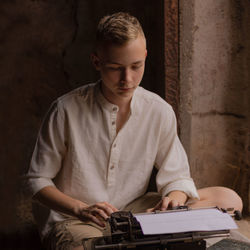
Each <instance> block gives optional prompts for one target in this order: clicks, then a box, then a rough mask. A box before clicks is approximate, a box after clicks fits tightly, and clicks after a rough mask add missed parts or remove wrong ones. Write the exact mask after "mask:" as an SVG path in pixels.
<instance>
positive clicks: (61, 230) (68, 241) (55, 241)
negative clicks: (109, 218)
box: [43, 193, 161, 250]
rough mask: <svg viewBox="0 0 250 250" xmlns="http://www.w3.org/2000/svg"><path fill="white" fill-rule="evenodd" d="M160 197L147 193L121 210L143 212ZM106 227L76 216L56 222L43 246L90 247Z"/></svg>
mask: <svg viewBox="0 0 250 250" xmlns="http://www.w3.org/2000/svg"><path fill="white" fill-rule="evenodd" d="M160 199H161V196H160V195H159V194H158V193H147V194H145V195H143V196H141V197H140V198H138V199H136V200H134V201H133V202H131V203H130V204H128V205H127V206H126V207H125V208H124V209H123V210H124V211H131V212H132V213H141V212H145V211H146V209H148V208H151V207H154V206H155V205H156V204H157V203H158V202H159V201H160ZM107 228H108V227H105V228H103V227H100V226H98V225H96V224H95V223H92V222H88V223H86V222H82V221H80V220H78V219H77V218H72V219H67V220H65V221H61V222H57V223H55V225H54V226H53V228H52V230H51V231H50V233H48V235H47V236H46V237H45V239H44V242H43V243H44V246H45V248H46V249H48V250H59V249H60V250H70V249H73V248H74V247H77V246H80V245H82V244H83V245H84V249H85V250H86V249H87V250H88V249H91V243H92V238H94V237H101V236H103V235H104V234H105V232H106V231H107Z"/></svg>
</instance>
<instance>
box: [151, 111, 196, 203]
mask: <svg viewBox="0 0 250 250" xmlns="http://www.w3.org/2000/svg"><path fill="white" fill-rule="evenodd" d="M169 110H170V111H169V112H168V117H167V119H166V120H165V122H163V123H162V124H163V125H162V126H161V128H160V139H159V146H158V152H157V156H156V167H157V168H158V173H157V176H156V185H157V189H158V192H159V193H160V194H161V195H162V197H163V196H166V195H167V194H168V193H169V192H171V191H175V190H179V191H183V192H185V193H186V194H187V196H188V197H189V198H191V199H199V195H198V193H197V190H196V187H195V184H194V182H193V180H192V178H191V177H190V170H189V164H188V159H187V155H186V152H185V151H184V148H183V146H182V144H181V142H180V140H179V138H178V135H177V131H176V118H175V114H174V112H173V110H172V108H170V109H169Z"/></svg>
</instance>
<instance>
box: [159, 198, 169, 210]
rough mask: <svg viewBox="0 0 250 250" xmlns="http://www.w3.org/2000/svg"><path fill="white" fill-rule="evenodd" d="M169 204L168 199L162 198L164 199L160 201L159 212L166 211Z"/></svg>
mask: <svg viewBox="0 0 250 250" xmlns="http://www.w3.org/2000/svg"><path fill="white" fill-rule="evenodd" d="M169 202H170V198H169V197H167V196H166V197H164V198H163V199H162V202H161V207H160V210H161V211H165V210H167V208H168V205H169Z"/></svg>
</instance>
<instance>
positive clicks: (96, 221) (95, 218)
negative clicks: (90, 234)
mask: <svg viewBox="0 0 250 250" xmlns="http://www.w3.org/2000/svg"><path fill="white" fill-rule="evenodd" d="M88 217H89V219H90V220H91V221H92V222H94V223H96V224H97V225H99V226H101V227H105V224H104V222H102V221H101V220H99V219H98V218H97V217H96V216H94V215H92V214H89V215H88Z"/></svg>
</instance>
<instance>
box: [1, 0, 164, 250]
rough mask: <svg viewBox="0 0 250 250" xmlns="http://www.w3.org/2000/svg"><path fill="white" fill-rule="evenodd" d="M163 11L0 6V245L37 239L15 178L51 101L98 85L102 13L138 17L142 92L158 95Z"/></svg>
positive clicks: (134, 6) (124, 5)
mask: <svg viewBox="0 0 250 250" xmlns="http://www.w3.org/2000/svg"><path fill="white" fill-rule="evenodd" d="M162 6H163V0H160V1H157V2H155V1H151V0H138V1H134V0H127V1H116V0H113V1H110V0H103V1H99V0H91V1H79V0H69V1H61V0H60V1H59V0H58V1H53V2H51V1H39V0H38V1H31V0H23V1H1V3H0V16H1V25H0V29H1V38H0V54H1V62H0V64H1V66H0V93H1V95H0V116H1V118H0V131H1V135H0V137H1V138H0V141H1V143H2V145H4V146H3V147H1V152H0V162H1V168H0V200H1V203H0V214H1V216H0V219H1V221H0V222H1V223H0V241H1V247H2V245H3V244H2V242H3V241H4V239H6V240H5V243H6V241H7V242H8V244H9V245H10V248H9V249H11V248H12V247H11V244H15V245H16V246H17V245H18V246H19V248H20V249H21V247H22V245H25V244H26V243H27V244H26V247H27V248H26V249H29V246H28V245H29V244H28V242H29V239H28V238H27V237H30V239H37V233H36V232H34V231H33V225H34V221H33V217H32V215H31V200H30V198H28V197H26V196H25V195H24V194H23V193H22V192H21V183H20V178H19V177H20V176H21V175H22V174H24V173H25V172H26V171H27V169H28V166H29V161H30V158H31V154H32V151H33V148H34V144H35V141H36V136H37V133H38V130H39V127H40V124H41V121H42V118H43V116H44V115H45V113H46V111H47V110H48V108H49V106H50V104H51V103H52V101H53V100H55V99H56V98H57V97H58V96H60V95H62V94H64V93H65V92H67V91H69V90H71V89H73V88H75V87H78V86H79V85H81V84H83V83H89V82H91V81H95V80H97V79H98V76H97V74H96V72H95V71H94V69H93V68H92V65H91V64H90V62H89V54H90V52H91V49H92V43H93V39H94V32H95V28H96V24H97V22H98V21H99V19H100V18H101V17H102V16H103V15H106V14H110V13H113V12H117V11H128V12H130V13H131V14H134V15H135V16H137V17H138V19H139V20H140V21H141V23H142V26H143V28H144V30H145V33H146V36H147V37H148V50H149V55H148V61H147V65H146V67H147V72H146V73H145V77H144V80H143V86H145V87H146V88H148V89H150V90H152V91H155V92H157V93H158V94H160V95H161V96H163V95H164V83H163V82H162V79H164V66H163V53H162V51H163V46H164V44H163V43H164V41H163V27H164V25H163V13H162V12H163V7H162ZM156 17H157V18H156ZM27 235H29V236H27ZM13 239H15V241H14V240H13ZM25 242H26V243H25ZM6 244H7V243H6ZM24 248H25V247H24ZM30 248H32V242H31V247H30ZM6 249H7V248H6ZM13 249H16V248H14V247H13ZM33 249H38V248H33Z"/></svg>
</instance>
